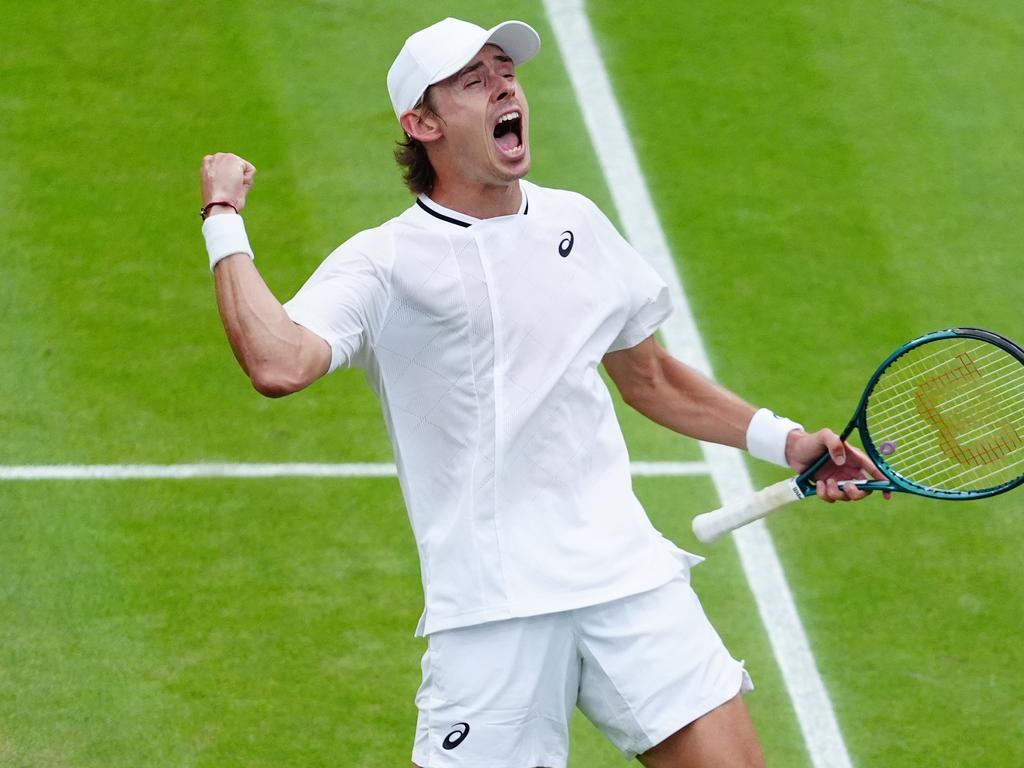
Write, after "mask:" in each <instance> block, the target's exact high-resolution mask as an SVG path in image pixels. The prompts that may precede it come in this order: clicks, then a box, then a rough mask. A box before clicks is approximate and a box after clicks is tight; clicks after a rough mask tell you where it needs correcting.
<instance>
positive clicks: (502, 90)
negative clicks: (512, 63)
mask: <svg viewBox="0 0 1024 768" xmlns="http://www.w3.org/2000/svg"><path fill="white" fill-rule="evenodd" d="M494 93H495V95H494V100H495V101H504V100H505V99H509V98H512V97H513V96H515V95H516V87H515V85H514V84H513V83H510V82H509V81H508V80H506V79H505V78H504V77H499V78H498V87H497V88H495V89H494Z"/></svg>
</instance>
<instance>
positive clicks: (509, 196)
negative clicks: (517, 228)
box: [430, 178, 523, 219]
mask: <svg viewBox="0 0 1024 768" xmlns="http://www.w3.org/2000/svg"><path fill="white" fill-rule="evenodd" d="M430 199H431V200H433V201H434V202H435V203H437V204H438V205H443V206H444V207H445V208H450V209H451V210H453V211H458V212H459V213H464V214H466V215H467V216H472V217H473V218H474V219H492V218H494V217H496V216H511V215H512V214H514V213H519V208H520V207H521V206H522V204H523V192H522V190H521V189H520V188H519V180H518V179H516V180H515V181H513V182H511V183H509V184H503V185H500V186H492V185H483V184H481V185H467V184H459V185H458V186H455V185H448V184H444V183H442V180H441V179H440V178H439V179H438V180H437V183H436V184H435V185H434V189H433V190H432V191H431V193H430Z"/></svg>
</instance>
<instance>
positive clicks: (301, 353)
mask: <svg viewBox="0 0 1024 768" xmlns="http://www.w3.org/2000/svg"><path fill="white" fill-rule="evenodd" d="M214 281H215V285H216V291H217V307H218V309H219V311H220V317H221V321H222V322H223V324H224V330H225V331H226V332H227V336H228V341H229V342H230V344H231V349H232V351H233V352H234V353H235V357H236V359H237V360H238V362H239V364H240V365H241V366H242V369H243V370H244V371H245V372H246V374H247V375H248V376H249V378H250V379H251V380H252V383H253V386H254V387H255V388H256V389H257V390H258V391H260V392H261V393H263V394H265V395H268V396H271V397H274V396H280V395H284V394H288V393H290V392H294V391H296V390H298V389H302V388H303V387H305V386H307V385H308V384H310V383H311V382H312V381H314V380H315V379H317V378H318V377H320V376H321V375H323V374H324V373H326V370H327V365H328V364H329V362H330V355H329V351H328V350H326V349H322V350H321V349H317V348H316V347H318V346H322V347H325V348H326V343H325V342H323V341H322V340H320V339H319V338H316V337H313V336H312V334H310V333H309V332H306V331H304V329H302V328H301V327H300V326H298V325H296V324H295V323H294V322H292V320H291V318H289V317H288V314H287V313H286V312H285V310H284V307H283V306H282V305H281V303H280V302H279V301H278V300H277V298H276V297H275V296H274V294H273V293H272V292H271V291H270V289H269V288H268V287H267V284H266V283H265V282H264V281H263V278H262V277H261V276H260V274H259V271H258V270H257V269H256V266H255V265H254V264H253V262H252V260H251V259H250V258H249V257H248V256H247V255H245V254H236V255H234V256H229V257H227V258H225V259H223V260H221V261H220V262H219V263H218V264H217V266H216V267H215V268H214Z"/></svg>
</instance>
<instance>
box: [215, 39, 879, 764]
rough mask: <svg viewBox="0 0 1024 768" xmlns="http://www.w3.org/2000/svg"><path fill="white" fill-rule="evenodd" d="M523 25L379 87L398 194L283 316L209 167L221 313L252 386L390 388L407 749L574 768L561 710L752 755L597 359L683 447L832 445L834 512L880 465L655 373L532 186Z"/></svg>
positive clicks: (614, 244) (656, 365)
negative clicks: (418, 649)
mask: <svg viewBox="0 0 1024 768" xmlns="http://www.w3.org/2000/svg"><path fill="white" fill-rule="evenodd" d="M539 47H540V40H539V38H538V36H537V34H536V32H535V31H534V30H533V29H532V28H531V27H529V26H528V25H526V24H523V23H521V22H515V21H510V22H505V23H504V24H500V25H498V26H497V27H494V28H492V29H489V30H485V29H482V28H480V27H478V26H476V25H473V24H469V23H467V22H463V21H459V20H456V19H445V20H444V21H441V22H438V23H437V24H435V25H433V26H431V27H428V28H427V29H424V30H421V31H419V32H417V33H416V34H414V35H412V36H411V37H410V38H409V39H408V40H407V41H406V43H405V45H404V47H403V48H402V50H401V52H400V53H399V55H398V57H397V58H396V60H395V62H394V64H393V66H392V68H391V71H390V72H389V74H388V90H389V93H390V96H391V100H392V105H393V107H394V110H395V114H396V116H397V118H398V120H399V122H400V124H401V126H402V128H403V130H404V132H405V141H404V143H403V144H402V145H401V147H400V151H399V153H398V157H399V161H400V163H401V164H402V165H404V167H405V177H406V183H407V185H408V186H409V187H410V189H411V190H412V191H413V192H414V193H416V194H417V198H416V201H415V202H414V204H413V205H412V206H411V207H410V208H409V209H407V210H406V211H405V212H404V213H402V214H401V215H399V216H397V217H396V218H394V219H391V220H390V221H388V222H385V223H384V224H382V225H380V226H378V227H375V228H373V229H369V230H366V231H364V232H361V233H359V234H357V235H355V236H354V237H352V238H351V239H350V240H348V241H347V242H345V243H344V244H343V245H341V246H340V247H339V248H338V249H337V250H335V251H334V252H333V253H332V254H330V256H328V257H327V259H326V260H325V261H324V262H323V263H322V264H321V266H320V267H319V268H318V269H317V270H316V272H315V273H314V274H313V275H312V276H311V277H310V279H309V280H308V282H307V283H306V284H305V285H304V286H303V287H302V289H301V290H300V291H299V292H298V294H297V295H296V296H295V297H294V298H293V299H292V300H291V301H289V302H288V303H287V304H285V305H282V304H280V303H279V302H278V301H277V300H276V299H275V298H274V296H273V295H272V294H271V292H270V291H269V290H268V288H267V287H266V285H265V283H264V282H263V280H262V279H261V277H260V275H259V273H258V272H257V270H256V267H255V265H254V260H253V258H252V249H251V248H250V246H249V243H248V240H247V237H246V235H245V229H244V226H243V223H242V219H241V217H240V216H239V215H238V212H239V211H241V210H242V208H243V206H244V204H245V198H246V195H247V193H248V191H249V188H250V187H251V184H252V179H253V174H254V173H255V168H254V167H253V166H252V165H251V164H249V163H248V162H246V161H245V160H243V159H241V158H239V157H237V156H235V155H231V154H225V153H221V154H216V155H211V156H207V157H206V158H205V159H204V161H203V169H202V189H203V217H204V219H205V222H204V225H203V232H204V235H205V237H206V242H207V248H208V251H209V255H210V264H211V269H212V270H213V273H214V277H215V282H216V290H217V300H218V304H219V307H220V311H221V317H222V319H223V321H224V326H225V328H226V330H227V333H228V337H229V340H230V342H231V345H232V348H233V349H234V352H235V355H236V357H237V358H238V361H239V363H240V364H241V366H242V368H243V369H244V370H245V371H246V373H247V374H248V375H249V377H250V378H251V380H252V383H253V385H254V386H255V387H256V389H257V390H259V391H260V392H261V393H263V394H265V395H267V396H270V397H278V396H281V395H286V394H290V393H292V392H295V391H298V390H300V389H302V388H304V387H305V386H307V385H308V384H310V383H311V382H313V381H314V380H316V379H317V378H319V377H320V376H323V375H324V374H327V373H329V372H331V371H334V370H335V369H337V368H344V367H358V368H361V369H362V370H363V371H365V373H366V375H367V378H368V380H369V382H370V384H371V386H373V388H374V389H375V391H376V392H377V394H378V395H379V397H380V398H381V402H382V405H383V409H384V416H385V420H386V423H387V428H388V432H389V434H390V437H391V440H392V443H393V445H394V450H395V458H396V462H397V465H398V473H399V479H400V482H401V485H402V491H403V493H404V496H405V500H406V505H407V507H408V510H409V516H410V521H411V523H412V528H413V531H414V533H415V537H416V542H417V546H418V549H419V556H420V564H421V573H422V579H423V590H424V599H425V609H424V612H423V616H422V618H421V620H420V625H419V628H418V634H420V635H425V636H426V637H427V652H426V653H425V655H424V657H423V682H422V685H421V686H420V690H419V693H418V694H417V697H416V703H417V706H418V709H419V718H418V722H417V726H416V735H415V744H414V748H413V755H412V759H413V762H414V764H416V765H419V766H425V767H429V768H444V767H446V766H488V768H535V767H536V766H550V767H551V768H560V767H562V766H565V765H566V760H567V756H568V722H569V718H570V716H571V713H572V710H573V708H574V707H577V706H578V707H579V708H580V709H581V710H582V711H583V712H584V713H585V714H586V715H587V716H588V717H589V718H590V719H591V720H592V721H593V722H594V723H595V724H596V725H597V726H598V727H599V728H600V729H601V730H602V731H603V732H604V733H605V734H606V735H607V736H608V738H609V739H611V740H612V741H613V742H614V743H615V745H616V746H617V747H618V748H619V749H620V750H621V751H622V752H623V753H624V754H626V755H628V756H634V755H635V756H638V758H639V760H640V761H641V763H643V764H644V765H646V766H656V767H659V768H661V767H664V768H670V767H671V768H682V767H683V766H708V767H709V768H710V767H711V766H714V768H722V767H723V766H748V765H761V764H762V763H763V757H762V755H761V749H760V746H759V744H758V741H757V737H756V735H755V733H754V729H753V725H752V723H751V720H750V717H749V715H748V713H747V709H746V707H745V705H744V703H743V699H742V697H741V696H740V694H741V692H743V691H746V690H749V689H750V688H751V685H750V680H749V678H748V677H747V674H746V672H745V670H744V669H743V667H742V665H741V664H740V663H739V662H737V661H735V660H734V659H733V658H732V657H731V656H730V655H729V653H728V652H727V651H726V649H725V648H724V646H723V645H722V642H721V640H720V639H719V637H718V635H717V634H716V632H715V631H714V629H713V628H712V627H711V625H710V624H709V622H708V620H707V618H706V617H705V615H704V613H703V610H702V609H701V607H700V603H699V602H698V601H697V598H696V596H695V595H694V593H693V591H692V590H691V589H690V585H689V569H690V567H691V566H692V565H694V564H695V563H697V562H699V560H700V559H699V558H697V557H695V556H693V555H690V554H688V553H686V552H683V551H682V550H680V549H678V548H677V547H676V546H675V545H673V544H672V543H671V542H669V541H668V540H667V539H665V538H664V537H662V536H661V535H660V534H659V533H658V532H657V531H656V530H655V529H654V528H653V526H652V525H651V524H650V522H649V520H648V518H647V515H646V514H645V512H644V510H643V509H642V507H641V506H640V503H639V502H638V501H637V499H636V497H635V496H634V494H633V491H632V486H631V479H630V473H629V458H628V456H627V453H626V446H625V443H624V441H623V437H622V433H621V430H620V428H619V425H618V423H617V420H616V418H615V413H614V410H613V407H612V400H611V397H610V395H609V393H608V390H607V388H606V387H605V385H604V383H603V381H602V379H601V376H600V374H599V372H598V366H599V365H602V364H603V365H604V367H605V370H606V371H607V372H608V374H609V376H610V377H611V379H612V381H614V383H615V385H616V387H617V388H618V389H619V391H620V392H621V393H622V396H623V398H624V399H625V401H626V402H627V403H629V404H630V405H631V406H632V407H634V408H636V409H637V410H638V411H640V412H641V413H643V414H644V415H646V416H647V417H649V418H650V419H652V420H654V421H655V422H657V423H659V424H662V425H664V426H666V427H668V428H670V429H673V430H675V431H677V432H679V433H682V434H685V435H690V436H692V437H695V438H698V439H701V440H709V441H715V442H719V443H724V444H727V445H732V446H736V447H739V448H745V449H748V450H750V451H751V453H752V454H753V455H755V456H757V457H759V458H764V459H768V460H772V461H775V462H777V463H779V464H782V465H786V466H789V467H791V468H793V469H794V470H800V469H803V468H805V467H806V466H809V464H810V462H811V461H812V460H813V459H815V458H817V456H818V455H820V453H821V452H822V451H824V450H828V451H829V453H830V455H831V460H830V461H829V463H828V464H827V465H826V466H825V467H824V468H823V469H822V471H821V472H820V473H819V475H818V480H819V483H818V495H820V496H821V497H822V498H824V499H825V500H826V501H835V500H839V499H858V498H862V497H863V496H864V495H865V494H864V493H863V492H861V491H859V490H857V489H856V488H855V487H853V486H852V485H850V486H844V487H840V486H839V485H838V484H837V483H838V481H841V480H843V479H851V478H856V479H860V478H861V477H863V476H865V473H867V474H869V475H871V476H876V472H877V470H875V469H874V467H873V466H872V465H871V463H870V461H869V460H868V459H866V458H865V457H864V456H863V455H862V454H861V453H860V452H858V451H856V450H855V449H853V448H851V447H849V446H845V445H844V444H843V443H841V442H840V440H839V439H838V437H837V436H836V435H835V434H834V433H833V432H831V431H830V430H821V431H819V432H816V433H813V434H809V433H807V432H805V431H804V430H803V429H802V428H801V427H800V426H799V425H798V424H795V423H794V422H791V421H788V420H785V419H780V418H778V417H776V416H774V414H772V413H771V412H770V411H767V410H765V409H760V410H759V409H757V408H755V407H753V406H751V405H749V404H747V403H746V402H744V401H743V400H741V399H740V398H738V397H737V396H735V395H733V394H732V393H730V392H728V391H726V390H724V389H723V388H721V387H719V386H718V385H716V384H715V383H713V382H711V381H709V380H707V379H706V378H704V377H703V376H701V375H700V374H698V373H697V372H695V371H694V370H693V369H691V368H689V367H688V366H687V365H685V364H684V363H682V362H680V361H678V360H676V359H674V358H673V357H671V356H670V355H669V354H668V353H667V352H666V351H665V350H664V349H663V348H662V347H661V346H660V345H659V344H658V342H657V341H656V340H655V338H654V333H655V331H656V329H657V328H658V326H659V325H660V324H661V323H662V321H663V320H664V319H665V318H666V317H667V316H668V314H669V313H670V312H671V307H670V305H669V300H668V295H667V291H666V288H665V286H664V284H663V283H662V281H661V280H660V279H659V277H658V276H657V274H656V273H655V272H654V271H653V270H652V269H651V268H650V267H649V266H648V265H647V264H646V263H645V262H644V261H643V259H642V258H641V257H640V256H639V255H638V254H637V253H636V252H635V251H634V250H633V248H632V247H631V246H630V245H629V244H628V243H627V242H626V241H625V240H623V238H622V237H621V236H620V235H619V234H618V232H616V230H615V228H614V227H613V226H612V225H611V224H610V223H609V221H608V219H607V218H606V217H605V216H604V214H602V213H601V211H599V210H598V208H597V207H596V206H595V205H594V204H593V203H592V202H590V201H589V200H587V199H586V198H584V197H582V196H580V195H578V194H575V193H572V192H566V191H561V190H553V189H545V188H542V187H538V186H536V185H534V184H531V183H529V182H527V181H524V180H523V177H524V176H525V175H526V173H527V171H528V170H529V168H530V146H529V125H530V118H529V106H528V104H527V101H526V97H525V95H524V94H523V90H522V87H521V86H520V84H519V82H518V80H517V79H516V66H517V65H519V64H521V63H523V62H525V61H527V60H528V59H530V58H532V57H533V56H534V55H535V54H536V52H537V50H538V49H539Z"/></svg>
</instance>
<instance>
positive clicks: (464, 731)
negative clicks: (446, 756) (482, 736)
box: [441, 723, 469, 749]
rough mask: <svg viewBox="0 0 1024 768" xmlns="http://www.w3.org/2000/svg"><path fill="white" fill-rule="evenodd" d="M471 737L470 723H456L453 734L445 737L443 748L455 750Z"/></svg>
mask: <svg viewBox="0 0 1024 768" xmlns="http://www.w3.org/2000/svg"><path fill="white" fill-rule="evenodd" d="M467 736H469V723H456V724H455V725H454V726H453V727H452V731H451V733H449V734H448V735H447V736H445V737H444V741H442V742H441V746H442V747H444V748H445V749H455V748H456V747H457V746H459V744H461V743H462V742H464V741H465V740H466V737H467Z"/></svg>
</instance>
